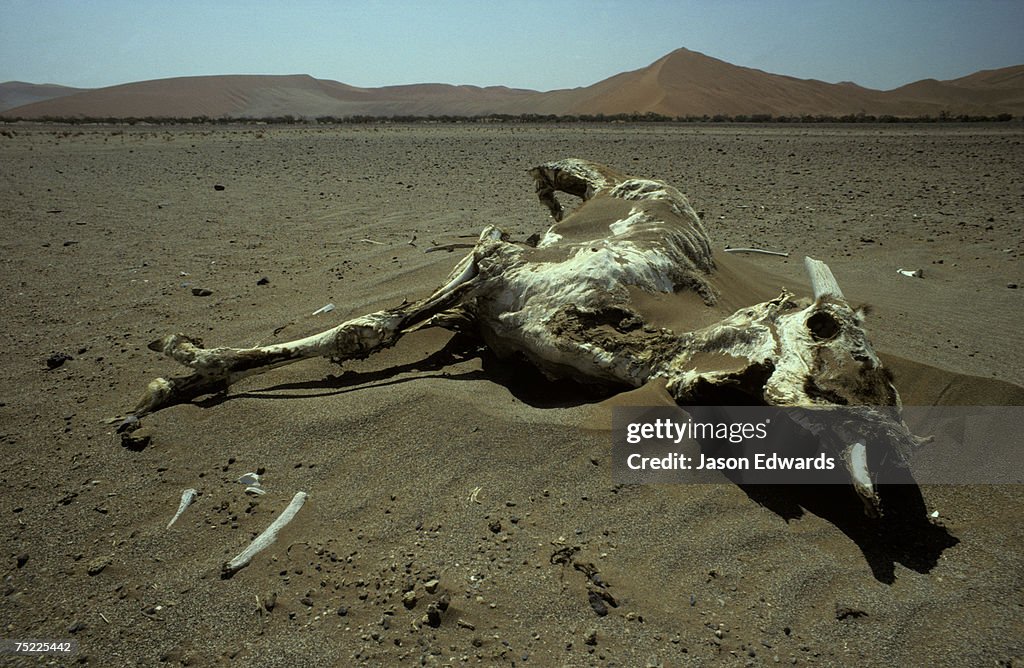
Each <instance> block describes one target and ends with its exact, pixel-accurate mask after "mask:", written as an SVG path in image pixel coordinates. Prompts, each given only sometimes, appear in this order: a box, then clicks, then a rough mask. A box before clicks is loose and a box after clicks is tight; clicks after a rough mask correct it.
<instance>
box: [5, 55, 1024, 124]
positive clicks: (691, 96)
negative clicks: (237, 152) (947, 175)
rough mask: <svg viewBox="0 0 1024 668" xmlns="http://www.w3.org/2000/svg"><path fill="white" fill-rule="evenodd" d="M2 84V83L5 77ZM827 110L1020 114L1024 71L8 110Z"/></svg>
mask: <svg viewBox="0 0 1024 668" xmlns="http://www.w3.org/2000/svg"><path fill="white" fill-rule="evenodd" d="M4 85H6V84H4ZM634 112H637V113H648V112H653V113H657V114H663V115H667V116H702V115H708V116H714V115H717V114H722V115H729V116H735V115H740V114H746V115H751V114H772V115H830V116H841V115H846V114H857V113H865V114H874V115H883V114H891V115H895V116H918V115H932V116H937V115H939V114H940V113H943V112H945V113H949V114H952V115H958V114H984V115H995V114H999V113H1011V114H1015V115H1019V114H1021V113H1024V66H1017V67H1009V68H1003V69H1000V70H987V71H984V72H978V73H975V74H972V75H970V76H967V77H962V78H960V79H955V80H952V81H936V80H933V79H929V80H924V81H919V82H915V83H912V84H908V85H906V86H903V87H900V88H897V89H895V90H892V91H878V90H872V89H869V88H864V87H861V86H858V85H856V84H853V83H849V82H844V83H839V84H831V83H826V82H823V81H815V80H808V79H797V78H794V77H788V76H783V75H780V74H771V73H768V72H763V71H761V70H757V69H752V68H749V67H738V66H736V65H731V64H729V63H727V62H725V61H722V60H718V59H715V58H711V57H708V56H705V55H703V54H700V53H697V52H694V51H689V50H687V49H678V50H676V51H673V52H672V53H670V54H668V55H666V56H665V57H663V58H660V59H659V60H657V61H655V62H654V63H652V64H651V65H649V66H647V67H644V68H642V69H639V70H634V71H630V72H623V73H621V74H617V75H615V76H613V77H610V78H608V79H605V80H603V81H600V82H598V83H595V84H593V85H591V86H587V87H584V88H575V89H565V90H554V91H548V92H539V91H532V90H523V89H511V88H506V87H502V86H492V87H487V88H480V87H477V86H454V85H449V84H413V85H406V86H387V87H383V88H357V87H354V86H349V85H347V84H344V83H340V82H337V81H330V80H323V79H315V78H313V77H311V76H308V75H288V76H270V75H224V76H206V77H180V78H173V79H159V80H153V81H142V82H136V83H127V84H122V85H119V86H110V87H107V88H101V89H97V90H91V91H84V92H80V93H77V94H74V95H64V96H62V97H60V98H56V99H49V100H45V101H40V102H35V103H32V104H25V105H24V106H19V107H15V108H9V109H7V110H6V111H3V115H6V116H12V117H22V118H41V117H46V116H53V117H76V116H77V117H113V118H118V117H133V116H134V117H146V116H153V117H192V116H210V117H215V118H219V117H231V118H246V117H248V118H259V117H270V116H282V115H292V116H296V117H304V118H316V117H318V116H336V117H344V116H352V115H368V116H396V115H416V116H428V115H459V116H472V115H480V114H492V113H504V114H556V115H567V114H620V113H626V114H630V113H634Z"/></svg>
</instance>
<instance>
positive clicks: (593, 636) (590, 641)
mask: <svg viewBox="0 0 1024 668" xmlns="http://www.w3.org/2000/svg"><path fill="white" fill-rule="evenodd" d="M583 642H584V643H585V644H587V645H590V646H591V647H593V646H595V645H596V644H597V631H596V630H592V631H591V632H590V633H588V634H587V637H586V638H584V639H583Z"/></svg>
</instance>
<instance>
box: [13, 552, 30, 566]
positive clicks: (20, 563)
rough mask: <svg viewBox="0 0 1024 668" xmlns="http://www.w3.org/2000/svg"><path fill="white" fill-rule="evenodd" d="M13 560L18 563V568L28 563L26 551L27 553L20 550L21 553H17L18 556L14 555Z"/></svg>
mask: <svg viewBox="0 0 1024 668" xmlns="http://www.w3.org/2000/svg"><path fill="white" fill-rule="evenodd" d="M14 560H15V562H17V564H18V568H21V567H22V566H24V565H25V564H26V563H28V553H27V552H22V553H21V554H19V555H18V556H16V557H15V558H14Z"/></svg>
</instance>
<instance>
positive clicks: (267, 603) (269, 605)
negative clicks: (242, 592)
mask: <svg viewBox="0 0 1024 668" xmlns="http://www.w3.org/2000/svg"><path fill="white" fill-rule="evenodd" d="M276 607H277V592H276V591H275V592H273V593H271V594H270V596H267V597H266V598H264V599H263V609H264V610H266V611H267V612H273V611H274V608H276Z"/></svg>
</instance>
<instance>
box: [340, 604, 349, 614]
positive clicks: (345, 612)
mask: <svg viewBox="0 0 1024 668" xmlns="http://www.w3.org/2000/svg"><path fill="white" fill-rule="evenodd" d="M347 614H348V608H346V607H345V606H343V605H342V606H340V607H339V608H338V616H339V617H344V616H345V615H347Z"/></svg>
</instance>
